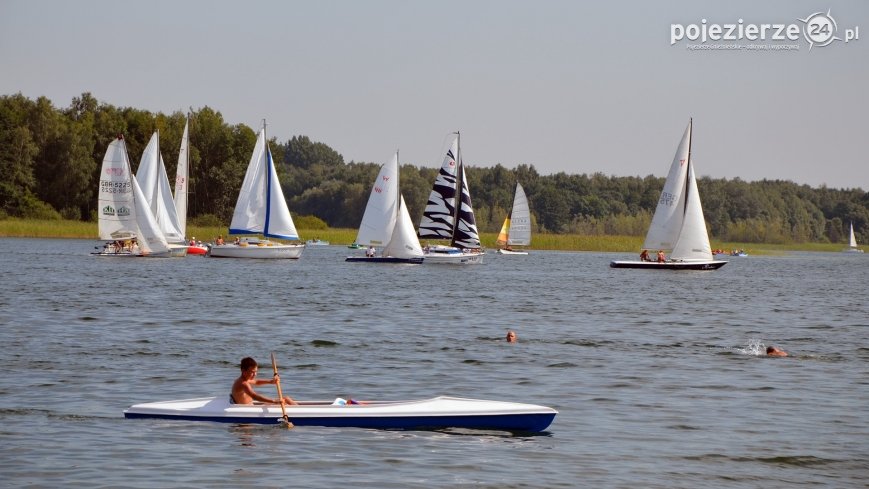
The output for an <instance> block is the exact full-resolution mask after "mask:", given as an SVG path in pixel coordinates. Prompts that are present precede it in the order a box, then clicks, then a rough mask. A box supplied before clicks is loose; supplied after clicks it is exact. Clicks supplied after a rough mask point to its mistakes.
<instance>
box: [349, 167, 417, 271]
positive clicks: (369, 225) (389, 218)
mask: <svg viewBox="0 0 869 489" xmlns="http://www.w3.org/2000/svg"><path fill="white" fill-rule="evenodd" d="M399 189H400V187H399V185H398V152H397V151H396V152H395V156H393V157H392V158H390V160H389V161H388V162H386V163H384V164H383V166H381V167H380V172H379V173H378V174H377V179H376V180H375V181H374V186H373V187H372V188H371V195H370V196H369V197H368V204H367V205H366V206H365V213H364V214H363V215H362V223H361V224H360V225H359V234H357V236H356V241H355V243H358V244H360V245H363V246H365V245H368V246H369V247H370V248H369V250H366V253H365V256H350V257H347V260H346V261H349V262H357V263H415V264H418V263H422V261H423V252H422V247H421V246H420V245H419V239H418V238H417V237H416V233H415V232H414V229H413V222H412V221H411V220H410V213H408V211H407V205H405V203H404V197H403V196H402V195H401V192H400V190H399ZM378 246H383V250H382V252H381V253H380V256H377V253H376V252H375V249H376V248H375V247H378Z"/></svg>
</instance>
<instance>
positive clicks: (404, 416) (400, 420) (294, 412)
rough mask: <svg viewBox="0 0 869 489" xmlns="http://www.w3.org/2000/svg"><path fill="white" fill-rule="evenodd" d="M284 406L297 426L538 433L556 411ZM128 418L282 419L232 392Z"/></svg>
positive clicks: (506, 406) (441, 400) (494, 405)
mask: <svg viewBox="0 0 869 489" xmlns="http://www.w3.org/2000/svg"><path fill="white" fill-rule="evenodd" d="M336 401H338V400H336ZM357 402H358V401H357ZM285 409H286V413H287V416H288V417H289V419H290V421H291V422H292V423H293V425H295V426H326V427H333V428H337V427H341V428H345V427H347V428H374V429H405V430H413V429H417V430H423V429H444V428H467V429H483V430H505V431H519V432H538V431H543V430H545V429H546V428H547V427H548V426H549V425H550V424H551V423H552V420H553V419H555V415H556V414H558V411H556V410H555V409H552V408H549V407H546V406H538V405H534V404H522V403H517V402H503V401H486V400H481V399H463V398H457V397H435V398H433V399H422V400H414V401H361V402H359V403H358V404H357V403H353V404H349V403H348V404H343V403H340V402H333V401H300V402H299V404H298V405H287V406H285ZM124 417H126V418H157V419H174V420H184V421H216V422H222V423H239V424H253V423H255V424H271V425H279V424H280V423H281V422H282V421H283V414H282V412H281V405H280V404H230V402H229V398H228V396H227V397H220V398H215V397H206V398H201V399H185V400H180V401H164V402H151V403H145V404H135V405H133V406H131V407H130V408H128V409H126V410H125V411H124Z"/></svg>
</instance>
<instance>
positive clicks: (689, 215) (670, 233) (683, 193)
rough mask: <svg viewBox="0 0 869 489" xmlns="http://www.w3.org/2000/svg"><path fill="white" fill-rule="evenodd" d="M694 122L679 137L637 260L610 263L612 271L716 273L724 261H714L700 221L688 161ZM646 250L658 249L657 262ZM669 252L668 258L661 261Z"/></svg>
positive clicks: (703, 226)
mask: <svg viewBox="0 0 869 489" xmlns="http://www.w3.org/2000/svg"><path fill="white" fill-rule="evenodd" d="M692 125H693V120H689V122H688V128H687V129H685V134H684V135H683V136H682V141H681V142H680V143H679V148H678V149H677V150H676V156H675V157H674V158H673V163H672V164H671V165H670V173H669V174H668V175H667V181H666V182H665V183H664V189H663V190H662V191H661V198H660V199H659V200H658V207H657V208H656V209H655V215H654V216H652V224H651V225H650V226H649V231H648V233H647V234H646V241H645V243H644V244H643V251H644V252H643V255H641V257H643V258H642V259H641V260H639V261H613V262H611V263H610V266H611V267H613V268H650V269H659V270H716V269H718V268H721V267H722V266H724V265H725V264H727V262H726V261H721V260H715V259H714V257H713V255H712V247H711V246H710V245H709V234H708V233H707V232H706V221H705V220H704V219H703V208H702V207H701V205H700V194H699V193H698V191H697V179H696V177H695V174H694V163H693V162H692V161H691V129H692ZM646 250H659V253H658V256H659V257H660V258H659V259H658V260H657V261H649V260H646V259H645V255H646ZM664 251H670V258H669V259H665V258H664Z"/></svg>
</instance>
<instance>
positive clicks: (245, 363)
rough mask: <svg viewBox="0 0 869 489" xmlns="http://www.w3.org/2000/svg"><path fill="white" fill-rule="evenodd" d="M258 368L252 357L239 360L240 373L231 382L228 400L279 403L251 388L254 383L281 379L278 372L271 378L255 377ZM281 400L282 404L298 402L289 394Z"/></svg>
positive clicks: (275, 381)
mask: <svg viewBox="0 0 869 489" xmlns="http://www.w3.org/2000/svg"><path fill="white" fill-rule="evenodd" d="M258 370H259V366H258V365H257V363H256V360H254V359H253V358H251V357H246V358H243V359H242V360H241V375H239V377H238V378H237V379H235V382H233V383H232V393H231V394H229V401H230V402H231V403H232V404H253V402H254V401H259V402H264V403H266V404H280V403H281V401H279V400H275V399H271V398H269V397H266V396H263V395H261V394H259V393H257V392H256V391H255V390H254V389H253V386H255V385H264V384H277V383H278V382H280V381H281V378H280V377H279V376H278V374H275V376H274V377H273V378H272V379H271V380H261V379H257V378H256V374H257V371H258ZM283 401H284V402H283V403H284V404H298V403H297V402H296V401H294V400H293V399H292V398H291V397H290V396H284V399H283Z"/></svg>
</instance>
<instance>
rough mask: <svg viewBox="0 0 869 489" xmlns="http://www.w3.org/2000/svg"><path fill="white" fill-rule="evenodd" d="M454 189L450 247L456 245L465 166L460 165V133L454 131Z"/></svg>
mask: <svg viewBox="0 0 869 489" xmlns="http://www.w3.org/2000/svg"><path fill="white" fill-rule="evenodd" d="M456 166H457V171H456V189H455V198H454V199H453V202H454V204H455V205H454V206H453V229H452V232H451V233H450V234H451V237H450V246H455V245H456V231H457V230H458V229H459V215H460V214H461V211H462V188H463V187H464V185H463V183H464V181H465V166H464V165H463V164H462V133H461V132H460V131H456Z"/></svg>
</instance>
